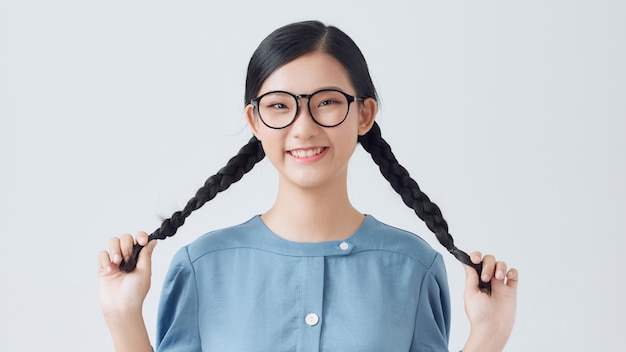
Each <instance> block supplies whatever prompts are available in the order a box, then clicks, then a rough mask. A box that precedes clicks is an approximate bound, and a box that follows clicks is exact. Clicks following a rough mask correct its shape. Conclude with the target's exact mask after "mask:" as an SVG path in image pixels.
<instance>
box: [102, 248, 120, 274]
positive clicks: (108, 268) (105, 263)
mask: <svg viewBox="0 0 626 352" xmlns="http://www.w3.org/2000/svg"><path fill="white" fill-rule="evenodd" d="M114 266H117V265H114V264H113V263H112V261H111V256H110V255H109V252H107V251H100V253H98V271H99V272H100V273H101V274H108V273H111V272H113V267H114Z"/></svg>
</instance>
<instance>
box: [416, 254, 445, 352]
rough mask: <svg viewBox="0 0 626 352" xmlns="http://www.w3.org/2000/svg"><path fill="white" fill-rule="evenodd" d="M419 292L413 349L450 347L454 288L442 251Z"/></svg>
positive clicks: (417, 351)
mask: <svg viewBox="0 0 626 352" xmlns="http://www.w3.org/2000/svg"><path fill="white" fill-rule="evenodd" d="M419 292H420V293H419V294H420V297H419V304H418V307H417V313H416V316H415V331H414V332H413V341H412V342H411V349H410V352H422V351H423V352H426V351H429V352H430V351H437V352H439V351H448V339H449V334H450V292H449V289H448V279H447V275H446V269H445V265H444V263H443V258H442V257H441V254H437V256H436V258H435V260H434V261H433V264H432V265H431V267H430V270H429V271H428V273H427V274H426V276H425V277H424V280H423V282H422V287H421V288H420V291H419Z"/></svg>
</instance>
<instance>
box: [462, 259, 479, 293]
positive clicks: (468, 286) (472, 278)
mask: <svg viewBox="0 0 626 352" xmlns="http://www.w3.org/2000/svg"><path fill="white" fill-rule="evenodd" d="M463 268H464V269H465V292H478V291H479V288H478V273H477V272H476V269H474V268H473V267H471V266H469V265H463Z"/></svg>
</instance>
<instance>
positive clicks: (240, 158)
mask: <svg viewBox="0 0 626 352" xmlns="http://www.w3.org/2000/svg"><path fill="white" fill-rule="evenodd" d="M264 157H265V152H264V151H263V147H262V146H261V142H259V140H258V139H257V138H256V137H252V138H251V139H250V141H248V143H247V144H246V145H244V146H243V147H242V148H241V149H240V150H239V152H238V153H237V155H235V156H234V157H232V158H231V159H230V160H229V161H228V163H227V164H226V166H224V167H223V168H222V169H220V170H219V171H218V172H217V174H215V175H213V176H211V177H209V178H208V179H207V180H206V182H205V183H204V185H203V186H202V187H201V188H200V189H198V191H197V192H196V195H195V196H194V197H193V198H191V199H190V200H189V201H188V202H187V205H186V206H185V208H184V209H183V210H181V211H177V212H175V213H174V214H173V215H172V217H171V218H169V219H166V220H164V221H163V223H162V224H161V227H160V228H158V229H157V230H156V231H154V232H153V233H152V234H150V236H148V240H149V241H150V240H163V239H165V238H167V237H171V236H174V234H176V230H178V228H179V227H181V226H182V225H183V224H184V223H185V219H187V217H188V216H189V215H191V213H192V212H193V211H194V210H197V209H199V208H200V207H202V206H203V205H204V204H205V203H206V202H208V201H210V200H211V199H213V198H215V196H216V195H217V193H219V192H221V191H224V190H226V189H227V188H228V187H230V185H231V184H233V183H235V182H237V181H239V180H240V179H241V177H243V175H244V174H245V173H247V172H248V171H250V170H251V169H252V167H254V165H255V164H256V163H258V162H259V161H261V160H262V159H263V158H264ZM142 248H143V247H142V246H141V245H139V244H135V246H134V247H133V253H132V255H131V257H130V260H128V262H125V261H122V263H121V264H120V270H123V271H126V272H131V271H133V270H135V267H136V266H137V259H138V257H139V252H140V251H141V249H142Z"/></svg>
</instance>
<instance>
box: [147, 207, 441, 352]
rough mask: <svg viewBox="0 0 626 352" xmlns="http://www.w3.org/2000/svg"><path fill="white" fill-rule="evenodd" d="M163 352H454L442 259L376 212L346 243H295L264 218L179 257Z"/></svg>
mask: <svg viewBox="0 0 626 352" xmlns="http://www.w3.org/2000/svg"><path fill="white" fill-rule="evenodd" d="M161 294H162V295H161V302H160V305H159V313H158V322H157V351H184V352H194V351H220V352H225V351H228V352H238V351H242V352H243V351H255V352H259V351H271V352H281V351H289V352H292V351H298V352H305V351H333V352H339V351H350V352H354V351H376V352H380V351H385V352H393V351H403V352H406V351H411V352H413V351H415V352H417V351H447V350H448V347H447V345H448V334H449V330H450V302H449V292H448V284H447V278H446V272H445V267H444V263H443V259H442V257H441V255H440V254H439V253H438V252H436V251H435V250H433V249H432V248H431V247H430V246H429V245H428V244H427V243H426V242H424V241H423V240H422V239H421V238H420V237H418V236H416V235H414V234H412V233H409V232H406V231H403V230H400V229H397V228H394V227H391V226H388V225H385V224H383V223H381V222H379V221H378V220H376V219H375V218H374V217H372V216H370V215H368V216H366V217H365V220H364V221H363V223H362V224H361V226H360V227H359V229H358V230H357V231H356V232H355V233H354V234H353V235H352V236H351V237H349V238H347V239H346V240H344V241H329V242H320V243H302V242H291V241H287V240H285V239H282V238H280V237H278V236H277V235H275V234H274V233H272V232H271V231H270V230H269V229H268V228H267V227H266V226H265V224H264V223H263V221H262V220H261V218H260V217H259V216H255V217H253V218H252V219H250V220H249V221H247V222H245V223H243V224H241V225H238V226H234V227H230V228H226V229H222V230H218V231H214V232H211V233H208V234H206V235H204V236H202V237H200V238H199V239H197V240H196V241H195V242H193V243H192V244H190V245H188V246H186V247H183V248H182V249H181V250H180V251H179V252H178V253H177V254H176V255H175V257H174V259H173V262H172V264H171V267H170V269H169V271H168V274H167V277H166V279H165V284H164V287H163V290H162V293H161Z"/></svg>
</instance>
